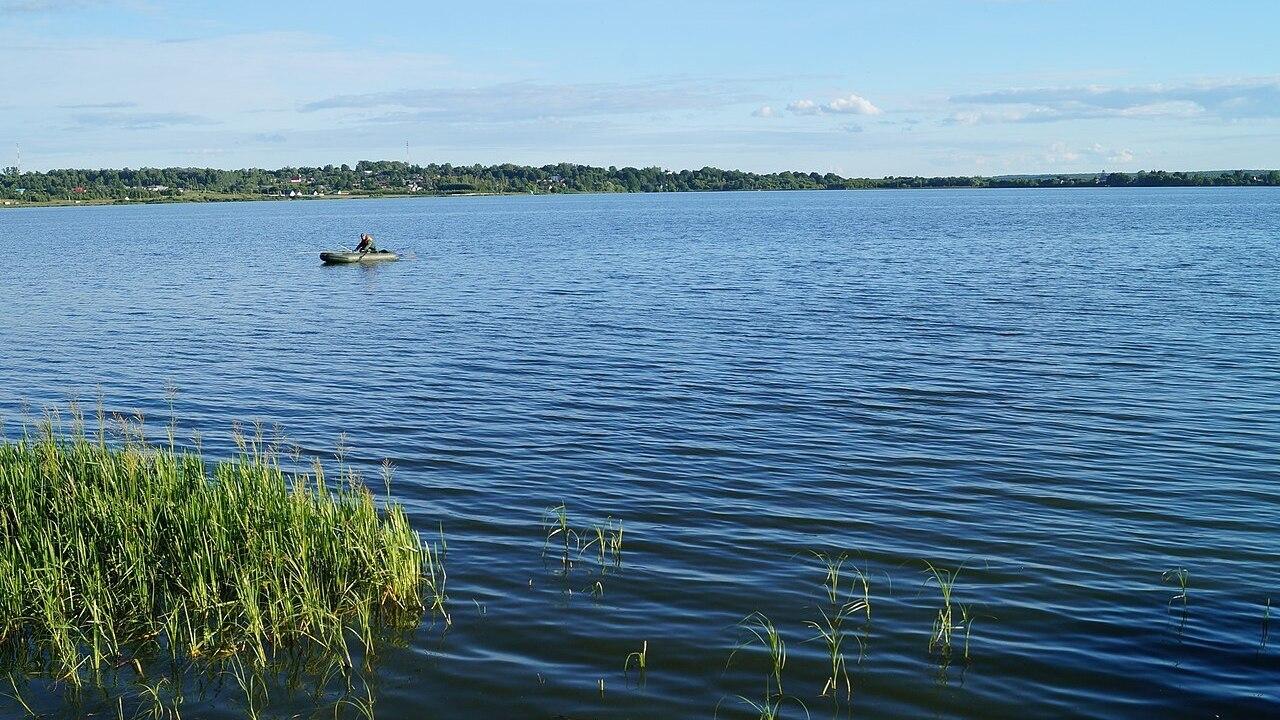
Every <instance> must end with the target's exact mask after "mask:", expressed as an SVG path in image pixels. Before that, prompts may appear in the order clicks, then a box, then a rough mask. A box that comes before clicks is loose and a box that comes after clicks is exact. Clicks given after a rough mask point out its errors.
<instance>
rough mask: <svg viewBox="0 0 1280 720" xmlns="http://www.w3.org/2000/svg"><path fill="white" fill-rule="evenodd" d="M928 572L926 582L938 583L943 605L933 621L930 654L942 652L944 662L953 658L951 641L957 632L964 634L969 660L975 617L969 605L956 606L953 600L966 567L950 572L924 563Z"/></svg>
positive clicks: (965, 655)
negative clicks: (961, 572)
mask: <svg viewBox="0 0 1280 720" xmlns="http://www.w3.org/2000/svg"><path fill="white" fill-rule="evenodd" d="M924 564H925V565H926V566H927V567H928V570H927V571H926V574H928V575H929V577H928V578H927V579H926V580H925V582H926V583H928V582H929V581H933V582H936V583H937V585H938V591H939V592H940V593H941V595H942V604H941V606H940V607H939V608H938V615H937V617H935V618H934V621H933V633H932V634H931V635H930V637H929V652H931V653H932V652H935V651H938V652H941V653H942V656H943V658H944V662H946V660H948V659H950V657H951V639H952V636H953V635H954V634H955V633H956V632H964V659H965V660H968V659H969V634H970V632H971V629H972V625H973V616H972V615H971V614H970V612H969V607H968V606H967V605H956V604H954V603H953V602H952V600H951V594H952V589H953V588H954V587H955V583H956V578H957V577H959V575H960V571H961V570H963V569H964V566H963V565H962V566H960V567H959V568H956V569H955V570H948V569H946V568H940V567H937V566H935V565H934V564H933V563H931V562H929V561H927V560H926V561H925V563H924ZM957 610H959V614H960V617H959V618H957V617H956V611H957Z"/></svg>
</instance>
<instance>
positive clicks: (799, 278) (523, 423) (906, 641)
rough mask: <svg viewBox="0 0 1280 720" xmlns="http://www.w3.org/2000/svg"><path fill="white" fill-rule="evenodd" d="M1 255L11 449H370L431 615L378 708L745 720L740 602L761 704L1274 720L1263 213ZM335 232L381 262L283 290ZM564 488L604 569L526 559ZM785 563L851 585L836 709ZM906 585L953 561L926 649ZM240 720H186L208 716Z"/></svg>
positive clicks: (586, 221) (1113, 201) (53, 223)
mask: <svg viewBox="0 0 1280 720" xmlns="http://www.w3.org/2000/svg"><path fill="white" fill-rule="evenodd" d="M0 229H2V232H0V248H2V249H3V251H4V255H5V263H4V267H3V271H2V272H0V277H2V278H3V281H2V283H0V307H3V308H4V312H3V313H0V415H3V417H4V419H5V425H4V433H5V434H6V435H8V436H10V437H15V436H17V435H18V434H20V433H21V431H22V430H21V425H22V422H23V418H24V417H29V418H35V417H39V416H40V414H41V412H42V409H43V408H46V407H49V406H51V405H54V404H58V403H65V402H66V401H67V400H68V399H70V398H79V399H81V400H82V401H84V402H86V403H92V402H93V399H94V398H95V396H96V395H97V394H98V393H99V392H101V394H102V396H103V397H104V398H105V402H106V406H107V410H108V412H119V413H126V412H135V411H137V412H142V413H145V415H146V417H147V421H148V423H149V424H150V425H151V426H152V428H153V429H154V430H155V431H156V433H157V434H159V433H161V432H162V428H163V426H164V425H165V423H166V422H168V418H169V408H168V404H167V402H166V398H165V387H166V385H167V384H172V385H174V386H176V387H177V388H178V394H177V399H176V401H175V403H174V414H175V415H176V419H177V423H178V425H179V427H180V428H182V432H183V433H184V434H190V433H192V432H199V433H200V434H201V435H202V436H203V440H202V442H203V446H204V448H205V451H206V453H208V454H211V455H214V456H229V455H231V454H232V452H233V450H234V449H233V446H232V444H231V430H232V425H233V423H234V422H236V421H244V422H253V421H261V422H263V423H264V424H265V425H266V426H268V427H270V426H272V425H275V424H279V425H280V426H282V427H283V428H284V432H285V433H286V434H287V436H288V437H289V438H290V439H291V440H292V441H293V442H296V443H297V444H298V445H299V446H300V447H301V449H302V452H303V453H305V454H308V455H316V456H322V457H331V456H332V455H333V454H334V452H335V448H336V447H337V446H338V444H339V442H340V435H341V434H342V433H345V434H346V437H345V444H346V446H348V447H349V450H348V451H347V458H346V459H347V461H348V462H350V463H353V464H355V465H356V466H357V467H359V468H361V469H362V470H363V471H364V472H365V473H366V475H367V476H369V477H371V478H376V477H377V476H378V473H379V467H380V465H381V463H382V462H383V460H390V462H391V463H393V464H394V468H395V470H394V478H393V481H392V486H391V492H392V494H393V496H394V497H395V498H396V499H397V500H398V501H400V502H401V503H403V504H404V505H405V506H406V508H407V510H408V511H409V513H410V515H411V518H412V521H413V523H414V525H415V527H416V528H418V529H419V530H420V531H421V532H422V533H423V534H424V535H425V536H426V537H428V538H429V539H432V540H433V541H437V542H438V534H439V533H440V532H441V531H443V534H444V537H445V539H446V540H447V544H448V549H447V557H446V562H445V564H446V567H447V569H448V573H449V575H448V585H447V592H448V596H449V602H450V609H451V612H452V617H453V624H452V626H451V627H449V628H447V630H446V629H445V628H443V626H442V624H441V623H436V624H434V625H432V624H431V622H430V619H429V618H427V619H425V620H424V623H423V626H422V628H421V629H420V630H419V632H418V633H417V634H416V635H415V636H414V637H413V638H412V641H411V642H410V643H409V644H408V645H407V646H405V647H398V648H388V649H386V650H385V651H384V652H383V653H382V654H381V656H380V658H379V663H378V667H377V670H376V673H375V674H374V677H373V678H372V679H371V681H370V687H371V688H372V693H373V695H374V697H375V700H376V713H377V716H378V717H379V718H391V719H400V718H404V719H406V720H407V719H410V718H450V719H452V718H458V719H462V718H481V717H521V718H548V719H549V718H555V717H561V716H563V717H570V718H575V719H579V720H581V719H584V718H710V717H713V716H714V715H717V714H718V716H719V717H724V718H744V717H757V716H758V713H756V712H755V711H753V709H752V708H751V707H750V705H748V704H747V702H746V701H745V700H743V699H741V698H740V697H739V696H742V697H744V698H746V699H747V700H750V701H751V702H755V703H760V702H761V701H762V700H763V699H764V693H765V692H766V691H765V687H766V682H767V678H768V676H769V672H768V670H767V661H766V660H765V658H764V657H763V653H762V651H761V650H760V649H759V648H758V646H748V647H744V648H742V649H741V650H738V651H737V653H736V654H735V653H734V650H735V647H736V646H737V645H738V644H739V643H740V642H742V641H744V640H746V639H750V638H751V636H750V635H749V634H748V633H747V631H745V630H744V629H742V628H740V627H738V623H739V621H741V620H743V618H744V617H746V616H747V615H749V614H751V613H753V612H760V613H763V614H764V615H765V616H767V617H768V618H769V619H770V620H771V622H772V623H773V624H774V625H775V626H776V627H777V628H778V630H779V631H780V632H781V634H782V636H783V638H784V639H785V641H786V643H787V645H786V647H787V654H788V657H787V660H786V665H785V668H784V670H783V672H782V678H781V679H782V683H783V686H784V691H785V693H786V695H788V696H793V697H794V698H795V700H790V699H789V700H787V701H786V703H785V704H784V706H783V717H790V718H800V717H804V716H805V708H807V710H808V712H809V713H811V714H812V715H813V716H814V717H822V716H825V715H828V714H832V713H835V714H838V715H841V716H863V717H877V718H919V717H942V718H953V717H954V718H970V717H982V718H1030V717H1064V716H1072V717H1098V718H1149V717H1216V716H1221V717H1259V716H1263V715H1272V714H1277V713H1280V609H1272V610H1270V611H1269V610H1268V606H1267V603H1268V600H1269V599H1270V603H1271V604H1272V605H1280V562H1278V560H1280V463H1278V462H1277V461H1278V460H1280V313H1278V312H1277V309H1278V308H1277V299H1278V298H1280V190H1278V189H1272V188H1222V189H1098V190H1088V189H1084V190H1061V191H1058V190H1026V191H1020V190H1009V191H1002V190H978V191H962V190H954V191H952V190H939V191H854V192H819V191H814V192H800V193H718V194H679V195H677V194H659V195H616V196H615V195H579V196H539V197H533V196H530V197H459V198H422V199H402V200H346V201H300V202H272V203H266V202H263V203H232V204H211V205H152V206H132V207H82V208H42V209H22V210H6V211H4V212H0ZM361 232H371V233H373V234H374V236H375V238H376V239H377V241H378V243H379V244H380V245H382V246H386V247H391V248H397V249H405V250H409V251H412V252H413V253H414V254H415V256H416V257H414V258H412V259H409V260H406V261H403V262H399V263H394V264H387V265H381V266H376V267H353V266H347V267H323V266H321V265H320V264H319V261H318V257H317V253H318V252H319V251H320V250H322V249H325V248H335V247H337V246H339V245H342V244H345V245H347V246H351V245H353V244H354V242H355V240H356V239H357V237H358V235H359V234H360V233H361ZM372 482H373V481H371V484H372ZM378 482H380V481H378ZM560 503H564V505H565V507H566V509H567V513H568V517H569V521H570V522H571V523H572V524H573V525H574V527H576V528H578V529H579V530H585V529H586V528H588V527H589V526H592V525H595V524H599V523H602V522H604V521H605V520H606V519H607V518H613V519H615V520H617V521H620V522H621V523H622V524H623V527H624V529H625V542H624V547H623V552H622V556H621V558H622V561H621V566H620V567H619V568H617V569H616V570H610V571H608V572H603V571H601V570H600V569H599V568H598V567H597V562H596V558H595V554H594V553H595V549H594V548H590V549H587V550H586V551H585V552H582V553H580V555H581V557H578V555H579V553H577V552H575V553H574V556H575V558H577V562H576V566H575V567H574V568H573V569H572V570H571V571H570V572H569V573H568V574H567V575H565V574H564V573H563V572H562V568H561V563H560V558H559V556H558V555H555V552H554V549H553V551H552V552H551V553H550V555H549V557H547V558H544V554H543V551H544V536H545V534H546V531H545V530H544V527H543V518H544V512H545V510H546V509H547V508H548V507H551V506H555V505H558V504H560ZM584 542H585V540H584ZM812 552H826V553H830V554H831V555H833V556H835V555H838V554H839V553H840V552H848V553H849V560H848V562H847V564H846V565H845V571H846V572H845V576H844V580H845V582H850V581H851V579H852V576H851V575H849V573H850V572H851V568H853V567H855V566H856V567H857V568H860V569H861V570H863V571H864V572H865V573H866V576H867V579H868V581H869V596H870V600H871V606H872V615H871V620H870V622H869V623H868V622H866V621H865V618H863V617H862V616H861V615H858V616H856V617H853V618H852V619H850V620H848V621H847V622H846V626H845V627H846V628H847V629H848V630H849V637H848V638H847V639H846V643H845V646H844V653H845V656H846V661H847V666H848V675H849V677H850V678H851V685H852V698H851V699H850V700H846V697H845V695H846V693H845V691H844V689H843V688H842V690H841V692H840V695H839V705H838V707H837V706H836V704H835V703H834V701H833V700H832V699H831V698H823V697H820V693H821V691H822V690H823V685H824V680H825V678H826V677H827V675H828V674H829V667H830V662H829V656H828V653H827V648H826V645H825V644H824V642H823V641H822V640H820V639H818V640H815V638H816V637H817V635H818V633H817V631H816V630H815V629H814V628H813V627H811V626H808V625H806V624H805V622H806V621H810V620H812V621H821V619H822V616H821V614H820V613H821V612H822V611H824V610H825V608H827V607H828V600H827V597H826V595H825V593H824V590H823V579H824V575H825V568H824V567H823V566H822V565H821V563H820V562H819V561H818V559H817V558H815V557H814V556H813V555H812V554H811V553H812ZM926 561H928V562H930V563H933V564H934V565H935V566H940V567H943V568H946V569H948V570H954V569H956V568H959V567H960V566H963V567H962V569H960V571H959V574H958V576H957V579H956V580H955V584H954V586H953V590H952V593H953V603H955V605H956V607H957V608H958V607H959V606H960V605H964V606H966V608H967V610H968V613H969V616H970V620H969V621H968V622H957V625H963V629H961V630H958V631H957V632H956V634H955V635H954V638H953V644H954V645H953V649H952V652H951V653H950V655H949V657H948V656H946V655H945V654H943V653H942V652H940V651H938V650H937V648H935V651H934V652H931V651H930V639H931V634H932V632H933V624H934V619H935V617H936V616H937V614H938V611H939V609H940V607H941V603H942V596H941V594H940V592H939V588H938V586H937V583H936V582H933V581H930V580H928V578H929V577H930V576H929V575H927V574H926V571H927V569H928V568H927V566H926ZM1180 568H1181V569H1185V570H1186V571H1187V572H1188V575H1187V584H1188V589H1187V591H1186V593H1185V603H1184V600H1183V599H1181V598H1179V597H1178V596H1179V595H1180V594H1181V589H1180V587H1179V583H1178V582H1177V577H1176V576H1177V573H1176V570H1177V569H1180ZM1166 571H1175V572H1174V573H1173V574H1170V575H1166V574H1165V573H1166ZM596 583H599V585H598V586H597V585H596ZM956 613H957V618H959V617H960V616H959V610H958V609H957V610H956ZM1271 615H1277V616H1278V617H1275V618H1272V617H1271ZM1273 622H1274V623H1275V624H1276V625H1277V627H1276V628H1272V627H1271V625H1272V623H1273ZM855 630H856V637H855V632H854V631H855ZM966 631H967V633H968V638H967V643H968V654H969V657H968V659H967V660H966V659H965V658H964V657H963V648H962V645H963V644H964V643H965V642H966V638H965V637H964V636H965V634H966ZM645 643H647V647H648V655H647V669H646V671H645V672H644V673H643V674H640V673H638V672H636V671H635V669H634V667H632V669H631V670H630V671H629V672H626V673H624V665H625V664H627V656H628V654H629V653H632V652H636V651H640V650H641V649H642V647H644V644H645ZM731 655H732V659H731ZM632 665H634V662H633V663H632ZM602 679H603V682H604V692H603V694H602V693H601V689H600V682H601V680H602ZM237 697H238V696H237V693H236V692H235V691H234V690H233V689H232V690H228V691H226V692H224V693H221V694H217V695H214V696H212V697H209V698H207V699H203V700H196V699H195V698H193V699H192V700H191V701H190V702H189V703H188V705H187V706H186V709H185V710H184V712H185V713H194V714H195V716H198V717H227V718H231V717H240V716H241V715H242V714H243V707H242V705H241V704H240V701H238V700H237ZM33 702H37V703H38V704H41V703H42V704H41V705H40V707H41V708H43V709H45V710H47V711H50V712H55V714H57V713H62V714H64V715H65V716H68V717H73V716H74V717H79V715H76V714H74V712H73V711H71V710H66V709H64V708H62V706H61V705H60V704H59V703H58V702H57V699H56V698H55V697H48V696H46V697H38V698H35V699H34V700H33ZM801 702H802V703H803V705H804V707H801V705H800V703H801ZM5 703H11V701H10V700H9V699H8V698H7V697H0V714H5V715H8V714H10V713H12V714H17V713H18V709H17V708H16V706H14V705H12V704H8V705H6V704H5ZM107 707H108V708H109V712H110V713H111V716H113V717H114V712H115V705H114V704H110V705H108V706H107ZM324 708H325V706H323V705H322V704H320V705H317V704H314V703H312V702H311V701H309V700H308V698H307V697H305V694H303V696H287V697H281V698H279V699H278V701H276V702H274V703H273V705H272V706H271V708H270V713H268V714H269V715H273V716H293V715H294V714H299V713H301V714H303V715H304V716H306V714H307V713H311V712H316V713H317V714H318V715H325V713H326V712H327V715H325V716H327V717H332V716H333V711H332V709H331V708H330V709H328V710H325V709H324Z"/></svg>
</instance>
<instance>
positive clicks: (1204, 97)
mask: <svg viewBox="0 0 1280 720" xmlns="http://www.w3.org/2000/svg"><path fill="white" fill-rule="evenodd" d="M950 100H951V102H952V103H954V104H957V105H962V106H967V107H966V108H965V109H963V110H960V111H958V112H956V113H955V114H953V115H952V116H951V122H952V123H953V124H975V123H991V122H1056V121H1063V120H1084V119H1098V118H1124V119H1143V118H1194V117H1217V118H1224V119H1239V118H1276V117H1280V77H1268V78H1255V79H1249V80H1215V81H1204V82H1197V83H1184V84H1180V85H1142V86H1128V87H1106V86H1101V85H1089V86H1084V87H1059V88H1014V89H1008V90H997V91H993V92H983V93H973V94H967V95H956V96H953V97H952V98H950ZM987 108H995V109H987Z"/></svg>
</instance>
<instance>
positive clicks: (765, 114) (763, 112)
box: [751, 105, 778, 118]
mask: <svg viewBox="0 0 1280 720" xmlns="http://www.w3.org/2000/svg"><path fill="white" fill-rule="evenodd" d="M751 114H752V115H753V116H754V117H760V118H771V117H777V116H778V113H777V111H775V110H774V109H773V107H772V106H769V105H761V106H760V107H759V108H756V110H755V111H754V112H752V113H751Z"/></svg>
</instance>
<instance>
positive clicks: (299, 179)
mask: <svg viewBox="0 0 1280 720" xmlns="http://www.w3.org/2000/svg"><path fill="white" fill-rule="evenodd" d="M289 182H291V183H293V184H294V185H297V184H299V183H301V182H302V176H301V175H295V176H294V177H291V178H289Z"/></svg>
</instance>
